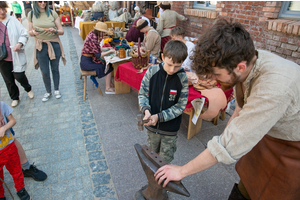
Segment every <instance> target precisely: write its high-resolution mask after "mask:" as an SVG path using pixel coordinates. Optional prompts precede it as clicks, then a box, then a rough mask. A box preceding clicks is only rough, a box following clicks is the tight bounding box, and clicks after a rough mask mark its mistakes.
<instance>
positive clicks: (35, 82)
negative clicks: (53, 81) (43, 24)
mask: <svg viewBox="0 0 300 200" xmlns="http://www.w3.org/2000/svg"><path fill="white" fill-rule="evenodd" d="M64 30H65V34H64V35H63V36H61V37H60V38H61V41H62V43H63V48H64V51H65V56H66V59H67V64H66V65H65V66H64V65H63V63H62V62H60V91H61V94H62V98H61V99H55V98H54V97H51V98H50V100H49V101H48V102H42V101H41V99H42V97H43V94H44V93H45V89H44V84H43V82H42V76H41V74H40V71H39V70H34V69H33V53H32V49H33V44H34V40H33V38H30V39H29V42H28V44H27V46H26V56H27V60H28V68H27V70H26V74H27V77H28V79H29V82H30V84H31V85H32V89H33V91H34V93H35V97H34V99H29V98H28V96H27V94H26V92H24V91H23V88H22V87H20V86H19V89H20V99H21V101H20V104H19V105H18V106H17V107H16V108H14V112H13V115H14V117H15V118H16V120H17V124H16V125H15V126H14V130H15V132H16V138H17V139H18V140H19V141H20V142H21V144H22V145H23V147H24V149H25V151H26V155H27V157H28V159H29V162H30V163H32V162H35V165H36V166H37V167H38V168H40V169H41V170H44V171H45V172H46V173H47V175H48V178H47V179H46V180H45V181H44V182H36V181H34V180H33V179H30V178H25V188H26V189H27V191H28V193H29V194H30V195H31V197H32V198H33V199H87V200H89V199H107V198H109V199H117V196H116V192H115V188H114V185H113V183H112V180H111V175H110V172H109V169H108V167H107V162H106V160H105V156H104V154H103V153H102V144H101V143H100V138H99V136H98V130H97V128H96V123H95V119H94V116H93V113H92V110H91V108H90V104H89V101H83V80H80V79H79V73H80V68H79V61H78V57H77V52H76V50H75V51H74V42H73V38H72V34H71V28H64ZM18 85H19V84H18ZM0 86H1V100H2V101H4V102H6V103H7V104H9V105H10V102H11V100H10V98H9V96H8V92H7V89H6V87H5V85H4V82H3V79H2V78H0ZM94 136H97V137H94ZM5 181H6V183H7V184H8V187H9V188H10V190H11V191H12V193H13V194H14V198H16V199H18V197H17V196H16V191H15V189H14V186H13V181H12V178H11V176H10V175H9V173H8V172H7V171H6V170H5ZM5 195H6V197H7V199H11V198H10V196H9V194H8V192H7V191H6V193H5Z"/></svg>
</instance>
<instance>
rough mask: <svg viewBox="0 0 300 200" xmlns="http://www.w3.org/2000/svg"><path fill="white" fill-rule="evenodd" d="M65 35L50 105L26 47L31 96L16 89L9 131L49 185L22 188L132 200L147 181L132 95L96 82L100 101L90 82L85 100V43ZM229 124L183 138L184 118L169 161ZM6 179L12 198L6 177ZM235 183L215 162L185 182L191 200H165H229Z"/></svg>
mask: <svg viewBox="0 0 300 200" xmlns="http://www.w3.org/2000/svg"><path fill="white" fill-rule="evenodd" d="M24 25H25V26H26V22H25V21H24ZM64 30H65V34H64V35H63V36H61V40H62V42H63V47H64V51H65V54H66V58H67V64H66V66H63V64H62V62H61V63H60V74H61V83H60V91H61V93H62V98H61V99H55V98H54V97H51V99H50V100H49V101H48V102H42V101H41V99H42V96H43V94H44V93H45V88H44V84H43V81H42V76H41V74H40V71H39V70H35V69H33V44H34V41H33V38H30V40H29V43H28V45H27V46H26V55H27V59H28V68H27V70H26V74H27V77H28V79H29V82H30V84H31V85H32V87H33V91H34V93H35V97H34V99H32V100H31V99H29V97H28V96H27V94H26V92H25V91H24V90H23V88H22V87H21V86H20V87H19V89H20V92H21V95H20V99H21V101H20V104H19V106H17V107H16V108H14V112H13V115H14V117H15V118H16V120H17V124H16V125H15V127H14V130H15V132H16V138H17V139H18V140H19V141H20V142H21V143H22V145H23V147H24V149H25V151H26V154H27V156H28V158H29V161H30V163H32V162H35V165H37V167H38V168H40V169H42V170H44V171H45V172H46V173H47V174H48V179H47V180H46V181H44V182H36V181H34V180H33V179H30V178H25V184H26V185H25V187H26V189H27V190H28V192H29V193H30V195H31V196H32V197H33V199H105V200H115V199H119V200H131V199H133V196H134V194H135V192H136V191H138V190H139V189H140V188H141V187H142V186H143V185H145V184H146V183H147V179H146V176H145V175H144V172H143V170H142V167H141V165H140V163H139V160H138V157H137V155H136V152H135V150H134V147H133V145H134V144H136V143H140V144H146V132H145V131H144V132H140V131H138V128H137V125H136V119H135V118H136V114H137V113H138V112H139V111H138V100H137V93H136V92H134V91H131V93H128V94H120V95H106V94H105V93H104V90H105V81H104V79H98V82H99V84H100V87H101V89H102V91H103V93H104V94H103V96H101V95H100V94H99V92H98V90H97V89H96V88H95V87H94V86H93V84H92V81H91V80H89V79H88V84H87V100H86V101H83V99H82V96H83V80H80V79H79V75H80V70H79V69H80V67H79V61H80V50H81V48H82V45H83V42H82V39H81V37H80V36H79V35H78V30H77V29H73V28H68V27H67V28H64ZM0 86H1V100H2V101H4V102H6V103H8V104H9V105H10V103H11V100H10V98H9V96H8V93H7V89H6V87H5V84H4V82H3V79H2V77H1V78H0ZM228 119H229V116H226V120H225V121H221V120H220V121H219V124H218V125H217V126H215V125H213V124H212V123H211V122H206V121H204V122H203V125H202V129H201V131H200V133H198V134H197V135H196V136H195V137H193V138H192V139H191V140H187V139H186V132H187V124H188V116H186V115H184V116H183V122H182V124H181V128H180V131H179V133H178V136H179V138H178V143H177V144H178V149H177V152H176V153H175V159H174V161H173V162H172V163H173V164H179V165H182V164H185V163H186V162H188V161H189V160H191V159H192V158H194V157H195V156H197V155H198V154H199V153H200V152H201V151H203V150H204V149H205V145H204V144H206V143H207V141H208V140H209V139H210V138H211V137H212V136H213V135H218V134H221V133H222V130H223V129H224V127H225V125H226V122H227V121H228ZM5 181H6V182H7V183H8V185H9V188H10V189H11V190H12V191H13V193H14V194H15V191H14V187H13V182H12V179H11V177H10V175H9V174H8V173H7V172H6V173H5ZM236 181H238V176H237V174H236V172H235V171H234V166H233V165H231V166H225V165H223V164H217V165H215V166H214V167H212V168H211V169H208V170H206V171H204V172H201V173H198V174H196V175H193V176H190V177H186V178H185V179H184V180H183V184H184V185H185V186H186V188H187V189H188V190H189V192H190V193H191V197H190V198H185V197H181V196H179V195H176V194H170V197H171V199H174V200H175V199H176V200H177V199H195V200H196V199H203V200H211V199H227V197H228V195H229V193H230V190H231V188H232V186H233V183H234V182H236ZM6 196H7V197H9V194H8V193H6ZM8 199H10V198H8Z"/></svg>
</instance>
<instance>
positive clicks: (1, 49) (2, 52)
mask: <svg viewBox="0 0 300 200" xmlns="http://www.w3.org/2000/svg"><path fill="white" fill-rule="evenodd" d="M8 22H9V21H8ZM8 22H7V23H6V25H5V31H4V41H3V43H2V45H1V46H0V60H3V59H5V58H6V57H7V56H8V54H7V49H6V46H5V37H6V29H7V24H8Z"/></svg>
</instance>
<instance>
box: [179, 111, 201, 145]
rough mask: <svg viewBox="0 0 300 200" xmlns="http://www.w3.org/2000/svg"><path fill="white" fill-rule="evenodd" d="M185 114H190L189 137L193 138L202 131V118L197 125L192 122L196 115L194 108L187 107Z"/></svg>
mask: <svg viewBox="0 0 300 200" xmlns="http://www.w3.org/2000/svg"><path fill="white" fill-rule="evenodd" d="M183 112H184V113H185V114H187V115H189V125H188V132H187V139H188V140H189V139H191V138H192V137H194V135H196V134H197V133H199V132H200V129H201V126H202V119H198V121H197V123H196V125H195V124H194V123H193V122H192V119H193V116H194V113H195V111H194V108H190V109H186V110H184V111H183Z"/></svg>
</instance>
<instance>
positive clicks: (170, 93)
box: [138, 40, 188, 163]
mask: <svg viewBox="0 0 300 200" xmlns="http://www.w3.org/2000/svg"><path fill="white" fill-rule="evenodd" d="M186 57H187V47H186V45H185V44H184V43H183V42H181V41H178V40H172V41H169V42H168V43H167V44H166V46H165V48H164V50H163V54H162V60H163V61H164V62H162V63H160V64H159V65H154V66H151V67H150V68H149V69H148V70H147V72H146V74H145V76H144V78H143V80H142V83H141V87H140V91H139V95H138V98H139V105H140V107H141V111H142V113H144V114H145V117H144V119H143V120H148V119H149V122H148V123H146V124H145V127H146V129H147V133H148V139H147V142H148V146H149V148H150V149H152V150H153V151H155V152H156V153H159V155H160V157H161V158H162V159H164V160H165V161H166V162H167V163H170V162H171V161H172V160H173V159H174V153H175V151H176V148H177V147H176V141H177V138H178V136H177V131H178V130H179V128H180V123H181V116H182V112H183V111H184V109H185V106H186V104H187V100H188V79H187V76H186V73H185V71H184V70H183V68H182V67H181V64H182V63H183V61H184V60H185V59H186Z"/></svg>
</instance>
